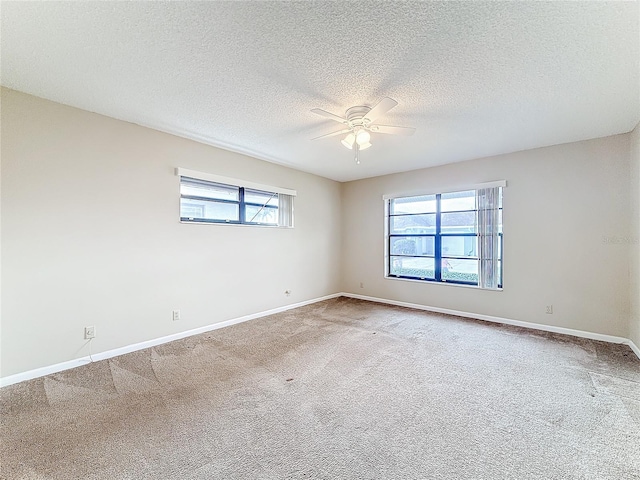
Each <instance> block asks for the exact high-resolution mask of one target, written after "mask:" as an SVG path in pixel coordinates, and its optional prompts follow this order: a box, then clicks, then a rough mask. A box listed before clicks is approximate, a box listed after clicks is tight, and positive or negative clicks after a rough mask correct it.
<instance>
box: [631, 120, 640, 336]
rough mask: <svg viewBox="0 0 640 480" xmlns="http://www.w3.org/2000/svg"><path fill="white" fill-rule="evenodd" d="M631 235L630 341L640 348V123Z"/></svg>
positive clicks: (634, 149)
mask: <svg viewBox="0 0 640 480" xmlns="http://www.w3.org/2000/svg"><path fill="white" fill-rule="evenodd" d="M630 135H631V139H630V142H629V145H630V147H629V150H630V151H629V157H630V167H631V175H630V178H631V192H630V193H631V235H630V238H629V240H630V241H629V290H630V292H629V298H630V309H629V329H628V335H629V339H630V340H631V341H632V342H633V343H635V344H636V345H637V346H639V347H640V123H638V124H637V125H636V127H635V129H634V130H633V131H632V132H631V134H630Z"/></svg>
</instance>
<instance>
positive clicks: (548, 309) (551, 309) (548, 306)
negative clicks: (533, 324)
mask: <svg viewBox="0 0 640 480" xmlns="http://www.w3.org/2000/svg"><path fill="white" fill-rule="evenodd" d="M546 312H547V314H548V315H553V305H547V310H546Z"/></svg>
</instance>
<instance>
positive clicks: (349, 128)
mask: <svg viewBox="0 0 640 480" xmlns="http://www.w3.org/2000/svg"><path fill="white" fill-rule="evenodd" d="M396 105H398V102H396V101H395V100H393V99H391V98H388V97H385V98H383V99H382V100H380V102H378V104H377V105H376V106H374V107H373V108H370V107H366V106H356V107H351V108H349V109H347V111H346V112H345V116H344V118H343V117H340V116H338V115H334V114H333V113H330V112H327V111H326V110H322V109H321V108H314V109H313V110H311V111H312V112H313V113H315V114H316V115H320V116H321V117H325V118H329V119H331V120H334V121H336V122H340V123H342V124H343V125H344V127H345V128H343V129H342V130H338V131H337V132H332V133H328V134H326V135H320V136H319V137H316V138H313V139H312V140H317V139H319V138H327V137H333V136H335V135H342V134H345V133H346V134H347V136H346V137H345V138H344V139H343V140H342V142H341V143H342V144H343V145H344V146H345V147H347V148H348V149H350V150H351V149H353V150H355V160H356V163H357V164H359V163H360V159H359V158H358V152H359V151H360V150H365V149H367V148H369V147H370V146H371V142H370V140H371V133H385V134H388V135H413V133H414V132H415V131H416V129H415V128H411V127H398V126H395V125H379V124H377V123H375V122H376V120H378V118H380V117H381V116H382V115H384V114H385V113H387V112H388V111H389V110H391V109H392V108H393V107H395V106H396Z"/></svg>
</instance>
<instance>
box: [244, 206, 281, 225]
mask: <svg viewBox="0 0 640 480" xmlns="http://www.w3.org/2000/svg"><path fill="white" fill-rule="evenodd" d="M244 220H245V222H248V223H268V224H272V225H277V224H278V209H277V208H269V207H258V206H254V205H247V206H246V207H245V214H244Z"/></svg>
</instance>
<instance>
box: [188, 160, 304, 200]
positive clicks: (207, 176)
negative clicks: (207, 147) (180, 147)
mask: <svg viewBox="0 0 640 480" xmlns="http://www.w3.org/2000/svg"><path fill="white" fill-rule="evenodd" d="M176 175H177V176H179V177H189V178H195V179H197V180H206V181H208V182H215V183H224V184H226V185H234V186H237V187H244V188H249V189H253V190H261V191H263V192H272V193H281V194H283V195H291V196H292V197H295V196H297V195H298V193H297V192H296V191H295V190H291V189H289V188H282V187H274V186H272V185H265V184H262V183H256V182H248V181H246V180H240V179H237V178H231V177H224V176H222V175H215V174H213V173H206V172H198V171H197V170H189V169H188V168H182V167H178V168H176Z"/></svg>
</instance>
